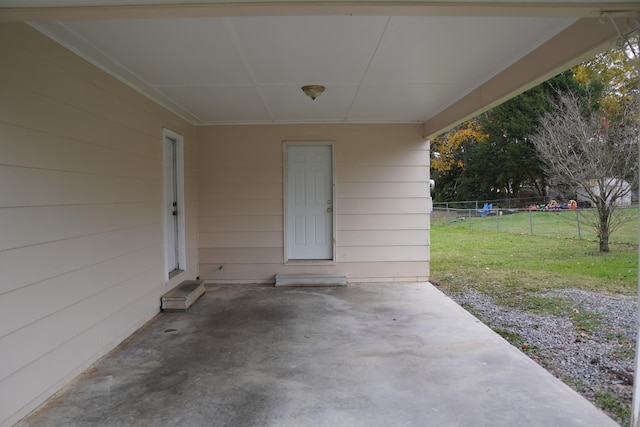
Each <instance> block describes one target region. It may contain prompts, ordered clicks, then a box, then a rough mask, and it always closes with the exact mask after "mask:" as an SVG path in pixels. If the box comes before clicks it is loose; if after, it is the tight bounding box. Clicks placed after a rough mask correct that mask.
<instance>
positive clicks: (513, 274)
mask: <svg viewBox="0 0 640 427" xmlns="http://www.w3.org/2000/svg"><path fill="white" fill-rule="evenodd" d="M636 213H637V210H636ZM571 215H573V217H574V218H575V212H561V213H558V214H556V213H549V212H538V213H534V215H532V217H533V216H535V219H536V223H535V227H536V228H537V230H544V233H541V234H543V235H529V232H528V231H527V230H528V227H529V214H528V213H527V212H523V213H518V214H514V215H505V216H503V217H501V218H496V217H488V218H467V219H464V220H457V221H453V222H451V221H444V220H437V219H436V220H435V221H432V227H431V264H430V265H431V281H432V282H433V283H434V284H436V285H438V286H439V287H440V288H441V289H442V290H443V291H444V292H445V293H447V294H449V295H452V296H455V295H456V294H462V293H464V292H465V290H466V289H468V288H475V289H477V290H478V291H480V292H482V293H484V294H486V295H487V296H489V297H490V298H491V300H492V301H493V302H494V303H495V304H498V305H501V306H504V307H511V308H514V309H518V310H522V311H527V312H532V313H536V314H539V315H554V316H560V317H565V318H570V319H571V321H572V322H573V324H574V327H575V329H576V333H590V332H593V331H595V330H597V329H598V328H600V327H601V326H602V325H601V317H600V316H599V315H598V314H597V313H592V312H589V311H586V310H583V309H580V310H579V311H575V310H574V308H575V307H573V304H571V303H570V302H568V301H567V300H565V299H562V298H559V297H554V296H551V295H549V294H548V293H547V292H546V291H547V290H551V289H557V288H577V289H583V290H587V291H591V292H598V293H605V294H611V295H616V294H617V295H620V294H623V295H636V294H637V289H638V252H637V251H638V250H637V236H638V222H637V219H636V221H633V222H632V223H629V224H627V225H626V226H625V227H623V228H622V229H621V230H619V231H618V234H616V235H614V236H612V239H611V240H612V242H613V241H617V242H625V243H624V244H612V245H611V252H609V253H606V254H600V253H599V252H598V242H597V241H596V240H595V236H593V235H592V237H591V238H592V239H593V240H591V239H587V238H586V237H588V235H587V236H585V235H584V234H583V240H578V239H577V238H576V237H575V236H572V235H571V234H572V232H573V231H574V230H575V223H573V224H572V222H571V221H569V220H568V218H567V217H569V216H571ZM636 218H637V216H636ZM498 220H499V221H501V223H500V231H501V232H496V222H497V221H498ZM523 228H524V229H525V231H522V230H523ZM572 228H573V230H572ZM510 229H511V230H518V231H517V232H516V233H514V234H510V233H508V232H505V231H507V230H510ZM454 299H455V298H454ZM465 308H467V309H468V310H470V311H471V312H472V313H473V312H474V311H473V307H472V306H465ZM478 316H479V315H478ZM479 317H481V316H479ZM481 320H484V321H485V322H487V324H489V325H490V324H491V319H481ZM494 330H495V331H496V332H497V333H499V334H500V335H502V336H503V337H504V338H505V339H507V340H508V341H509V342H511V343H512V344H513V345H514V346H516V347H518V348H520V349H522V351H524V352H525V353H527V354H529V355H530V356H531V357H533V358H534V359H536V353H537V352H538V351H539V348H536V347H535V346H532V347H527V348H526V349H525V347H523V344H524V338H522V337H521V336H519V335H518V334H516V333H514V332H512V331H510V330H506V329H500V328H495V329H494ZM611 339H612V345H613V346H614V347H615V346H618V347H616V348H623V349H624V351H625V352H629V356H628V357H629V360H630V361H632V360H633V357H634V354H633V353H634V347H633V344H632V339H630V338H629V339H628V342H627V343H626V344H624V343H622V342H620V340H619V339H618V338H617V337H612V338H611ZM630 343H631V344H630ZM620 346H622V347H620ZM625 346H626V347H625ZM541 360H542V361H541V363H542V364H543V366H546V367H547V368H548V369H549V368H550V366H548V365H545V363H551V362H549V361H548V360H547V359H541ZM545 360H547V361H546V362H545ZM563 380H565V382H567V383H568V384H570V385H571V386H572V387H574V388H575V389H576V390H578V391H580V387H581V385H580V383H579V382H577V383H576V382H575V381H574V380H572V379H571V378H563ZM595 397H596V398H597V399H596V401H594V403H595V404H596V405H597V406H598V407H599V408H600V409H602V410H604V411H605V412H607V413H608V414H609V415H611V416H612V417H614V418H615V419H617V420H618V421H619V422H623V423H625V424H626V423H628V420H629V416H630V409H629V408H630V405H631V400H630V398H629V397H628V396H627V395H624V394H623V393H621V394H616V393H614V392H612V391H611V390H609V389H602V390H600V391H597V392H596V394H595Z"/></svg>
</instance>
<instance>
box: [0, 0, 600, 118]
mask: <svg viewBox="0 0 640 427" xmlns="http://www.w3.org/2000/svg"><path fill="white" fill-rule="evenodd" d="M7 1H8V0H0V7H2V6H4V5H3V2H4V3H5V5H6V4H7ZM144 2H146V0H145V1H144ZM39 3H43V1H40V2H39ZM54 3H55V2H54ZM57 3H60V4H65V3H67V4H75V3H83V4H85V5H86V4H91V1H84V2H78V1H66V2H65V1H61V2H57ZM98 3H104V2H98ZM128 3H131V2H128ZM139 3H143V2H142V1H141V2H139ZM156 3H157V2H156ZM453 3H455V1H454V2H453ZM479 3H481V2H479ZM511 3H514V2H511ZM515 3H518V2H515ZM542 3H545V2H544V1H543V2H542ZM585 3H590V2H585ZM22 4H24V3H22ZM34 4H35V5H37V4H38V2H35V3H34ZM253 7H255V3H254V6H253ZM494 9H495V8H494ZM456 10H458V9H456ZM496 10H497V9H496ZM1 12H2V10H1V9H0V18H1ZM379 12H380V10H376V13H372V14H371V15H366V14H365V16H348V15H347V16H324V15H322V13H321V12H320V13H318V12H314V13H313V14H310V15H309V16H272V15H271V14H267V16H237V15H235V16H234V15H231V16H207V17H185V18H158V17H153V16H152V17H146V16H145V19H131V17H126V18H121V17H118V18H117V19H100V16H99V15H98V17H97V18H96V15H95V13H94V15H92V16H91V19H85V20H83V19H78V18H77V17H74V18H73V19H68V20H65V19H62V20H42V21H39V22H31V24H32V25H33V26H34V27H35V28H37V29H39V30H40V31H42V32H43V33H45V34H47V35H49V36H50V37H52V38H53V39H55V40H57V41H58V42H60V43H62V44H63V45H65V46H67V47H69V48H70V49H72V50H74V51H75V52H77V53H79V54H80V55H82V56H83V57H85V58H86V59H88V60H89V61H91V62H93V63H94V64H96V65H98V66H100V67H101V68H103V69H105V70H106V71H107V72H109V73H111V74H112V75H114V76H116V77H117V78H119V79H121V80H122V81H124V82H126V83H127V84H129V85H131V86H132V87H134V88H136V89H137V90H139V91H141V92H142V93H144V94H146V95H147V96H149V97H150V98H152V99H154V100H155V101H157V102H159V103H161V104H162V105H164V106H166V107H167V108H169V109H171V110H172V111H174V112H176V113H177V114H179V115H180V116H182V117H184V118H185V119H187V120H189V121H190V122H191V123H194V124H199V125H206V124H236V123H237V124H245V123H369V122H396V123H397V122H399V123H406V122H421V123H422V122H425V121H427V120H429V119H430V118H432V117H434V116H436V115H438V114H440V113H441V112H442V111H443V110H444V109H446V107H448V106H450V105H451V104H453V103H454V102H455V101H457V100H459V99H461V98H463V97H464V96H466V95H468V94H469V93H471V92H472V91H473V90H474V89H476V88H478V87H479V86H480V85H482V84H484V83H486V82H487V81H489V80H490V79H491V78H493V77H495V76H496V75H498V74H499V73H500V72H501V71H503V70H505V69H507V68H508V67H511V66H512V65H513V64H514V63H516V62H517V61H518V60H519V59H521V58H523V57H525V56H526V55H528V54H529V53H531V52H532V51H534V50H535V49H536V48H538V47H539V46H540V45H542V44H543V43H544V42H546V41H547V40H549V39H551V38H552V37H554V36H555V35H557V34H558V33H559V32H561V31H562V30H564V29H566V28H567V27H569V26H571V25H572V24H574V23H575V22H576V21H577V20H578V17H577V16H567V13H566V11H564V10H563V12H562V13H559V14H557V15H558V16H554V15H553V14H550V13H547V14H545V13H538V14H535V15H536V16H487V15H490V14H482V15H481V16H465V14H464V13H456V14H452V15H451V16H443V15H442V14H430V13H425V14H424V15H427V16H389V15H383V14H381V13H379ZM216 13H217V12H216ZM192 14H193V13H192ZM192 14H191V15H192ZM515 15H518V14H515ZM547 15H552V16H547ZM105 16H107V15H105ZM108 16H109V17H110V16H111V15H108ZM306 84H322V85H325V86H326V88H327V89H326V91H325V93H323V94H322V95H321V96H320V97H318V98H317V99H316V100H315V101H312V100H311V99H310V98H308V97H306V96H305V95H304V94H303V93H302V91H301V89H300V88H301V86H303V85H306Z"/></svg>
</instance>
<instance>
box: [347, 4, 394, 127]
mask: <svg viewBox="0 0 640 427" xmlns="http://www.w3.org/2000/svg"><path fill="white" fill-rule="evenodd" d="M391 18H392V17H391V16H389V17H387V22H385V24H384V28H383V29H382V32H381V34H380V38H379V39H378V43H376V47H375V49H373V52H372V53H371V57H370V58H369V62H368V63H367V66H366V68H365V69H364V72H363V73H362V77H361V78H360V81H359V82H358V87H357V88H356V91H355V93H354V94H353V99H352V100H351V103H350V104H349V108H347V112H346V113H345V115H344V119H343V120H344V121H345V122H346V121H348V120H349V116H350V115H351V110H352V109H353V105H354V104H355V102H356V99H357V98H358V93H359V92H360V88H361V87H362V84H363V83H364V81H365V79H366V78H367V73H368V72H369V67H371V64H372V63H373V60H374V59H375V57H376V54H377V53H378V49H379V48H380V45H381V44H382V39H384V36H385V34H386V33H387V28H389V23H390V22H391Z"/></svg>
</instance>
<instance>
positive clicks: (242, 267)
mask: <svg viewBox="0 0 640 427" xmlns="http://www.w3.org/2000/svg"><path fill="white" fill-rule="evenodd" d="M220 266H221V264H208V263H203V264H201V265H200V274H201V275H202V276H203V277H207V278H208V279H207V280H208V281H209V282H212V283H236V282H237V283H274V282H275V274H276V273H274V268H275V263H270V262H269V261H268V260H265V263H264V264H258V263H250V264H246V263H228V264H223V265H222V269H221V268H220ZM278 273H345V274H346V275H347V277H348V279H349V281H350V282H380V281H383V282H416V281H417V282H421V281H427V280H428V278H429V277H428V263H426V262H424V261H415V262H411V261H399V262H396V261H387V262H357V263H349V262H344V263H337V264H335V265H331V266H312V265H303V266H297V265H282V266H281V267H280V268H279V269H278Z"/></svg>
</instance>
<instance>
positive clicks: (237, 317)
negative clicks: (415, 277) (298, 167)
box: [18, 283, 617, 427]
mask: <svg viewBox="0 0 640 427" xmlns="http://www.w3.org/2000/svg"><path fill="white" fill-rule="evenodd" d="M18 425H19V426H314V427H315V426H332V427H333V426H367V427H374V426H385V427H387V426H545V427H547V426H562V427H569V426H586V425H588V426H615V425H617V424H616V423H615V422H614V421H612V420H611V419H610V418H608V417H607V416H606V415H605V414H604V413H602V412H601V411H599V410H598V409H597V408H595V407H594V406H592V405H591V404H590V403H589V402H588V401H587V400H585V399H584V398H582V397H581V396H580V395H579V394H577V393H575V392H574V391H573V390H571V389H570V388H569V387H567V386H566V385H564V384H563V383H562V382H560V381H559V380H557V379H556V378H554V377H553V376H551V375H550V374H549V373H548V372H547V371H545V370H544V369H543V368H542V367H540V366H538V365H537V364H535V362H533V361H532V360H530V359H529V358H528V357H526V356H525V355H523V354H522V353H521V352H520V351H518V350H517V349H515V348H514V347H512V346H511V345H509V343H507V342H506V341H504V340H503V339H502V338H501V337H499V336H498V335H496V334H495V333H493V332H492V331H491V330H490V329H489V328H487V327H486V326H484V325H483V324H482V323H480V322H479V321H478V320H477V319H476V318H474V317H473V316H471V315H470V314H469V313H467V312H466V311H464V310H463V309H462V308H460V307H459V306H458V305H457V304H455V303H454V302H453V301H452V300H450V299H449V298H448V297H446V296H445V295H444V294H442V293H441V292H440V291H438V290H437V289H435V288H434V287H433V286H431V285H430V284H428V283H413V284H362V285H349V286H348V287H343V288H275V287H272V286H264V285H233V286H231V285H228V286H227V285H215V286H210V287H208V289H207V293H206V294H205V295H204V296H203V297H202V298H200V300H198V302H197V303H196V304H195V305H193V306H192V307H191V308H190V309H189V311H188V312H183V313H161V314H159V315H158V316H156V317H155V318H154V319H153V320H152V321H151V322H149V323H148V324H147V325H145V326H144V327H143V328H141V329H140V330H139V331H138V332H136V333H135V334H134V335H133V336H131V337H130V338H129V339H127V340H126V341H125V342H124V343H123V344H122V345H120V346H119V347H118V348H117V349H115V350H114V351H113V352H112V353H111V354H109V355H108V356H106V357H105V358H103V359H102V360H100V361H99V362H98V363H96V364H95V365H94V366H92V367H91V368H90V369H89V370H87V372H85V373H84V374H82V375H81V376H80V377H78V378H77V379H76V380H75V381H74V382H72V383H71V384H70V385H69V386H67V387H66V388H65V389H64V390H63V391H62V392H61V393H59V394H58V395H57V396H56V397H55V398H53V399H51V400H50V401H49V402H47V403H46V404H45V405H44V406H43V407H42V408H41V409H39V410H38V411H37V412H35V413H34V414H32V415H31V416H30V417H27V418H26V419H24V420H23V421H22V422H21V423H19V424H18Z"/></svg>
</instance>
